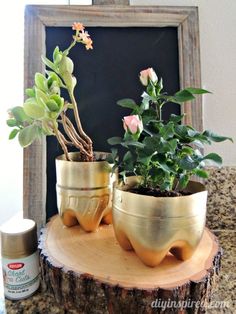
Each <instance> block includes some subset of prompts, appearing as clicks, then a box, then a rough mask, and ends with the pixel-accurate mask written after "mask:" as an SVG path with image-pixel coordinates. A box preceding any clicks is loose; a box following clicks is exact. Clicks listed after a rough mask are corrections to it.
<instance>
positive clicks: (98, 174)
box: [56, 152, 116, 231]
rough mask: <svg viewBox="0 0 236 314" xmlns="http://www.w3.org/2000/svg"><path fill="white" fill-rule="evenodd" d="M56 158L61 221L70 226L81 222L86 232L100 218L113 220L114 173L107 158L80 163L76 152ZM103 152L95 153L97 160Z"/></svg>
mask: <svg viewBox="0 0 236 314" xmlns="http://www.w3.org/2000/svg"><path fill="white" fill-rule="evenodd" d="M69 154H70V157H71V158H72V160H75V161H67V160H66V159H65V156H64V155H61V156H59V157H57V158H56V173H57V186H56V189H57V207H58V211H59V214H60V216H61V218H62V222H63V224H64V225H65V226H67V227H71V226H74V225H76V224H78V223H79V224H80V225H81V227H82V228H83V229H84V230H85V231H95V230H96V229H97V227H98V226H99V224H100V223H101V221H103V222H104V223H107V224H110V223H111V222H112V187H113V183H114V182H115V180H116V174H113V175H112V174H111V165H109V164H108V162H106V161H103V160H102V161H93V162H80V161H76V160H78V159H79V158H78V157H79V153H69ZM106 155H107V154H106V153H100V152H96V153H95V156H96V159H98V160H99V158H100V157H101V158H102V159H104V157H106Z"/></svg>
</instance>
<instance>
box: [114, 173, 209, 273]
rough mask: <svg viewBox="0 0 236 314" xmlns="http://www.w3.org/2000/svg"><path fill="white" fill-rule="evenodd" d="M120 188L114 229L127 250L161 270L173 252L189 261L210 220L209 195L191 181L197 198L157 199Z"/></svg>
mask: <svg viewBox="0 0 236 314" xmlns="http://www.w3.org/2000/svg"><path fill="white" fill-rule="evenodd" d="M130 180H131V181H129V185H123V186H118V185H117V186H116V187H115V189H114V196H113V212H112V214H113V226H114V230H115V235H116V238H117V240H118V242H119V244H120V245H121V247H122V248H123V249H125V250H134V251H135V253H136V254H137V256H138V257H139V258H140V259H141V260H142V262H143V263H144V264H146V265H147V266H151V267H154V266H157V265H158V264H160V263H161V261H162V260H163V259H164V258H165V256H166V255H167V254H168V252H171V253H172V254H173V255H174V256H175V257H176V258H178V259H180V260H186V259H189V258H190V257H191V256H192V255H193V253H194V251H195V249H196V248H197V246H198V243H199V242H200V240H201V237H202V235H203V231H204V226H205V220H206V201H207V191H205V188H204V186H203V185H202V184H201V183H198V182H193V181H191V182H190V183H189V185H188V187H187V190H188V191H189V192H192V193H193V194H191V195H187V196H177V197H153V196H145V195H140V194H135V193H131V192H128V191H127V190H128V189H129V188H130V187H132V186H135V185H136V184H137V178H135V177H133V178H132V179H130Z"/></svg>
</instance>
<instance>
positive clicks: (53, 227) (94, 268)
mask: <svg viewBox="0 0 236 314" xmlns="http://www.w3.org/2000/svg"><path fill="white" fill-rule="evenodd" d="M39 251H40V265H41V274H42V287H43V289H44V290H45V291H49V292H51V293H53V294H54V296H55V299H56V301H57V302H58V303H59V304H60V305H61V306H62V308H64V309H65V310H70V309H74V310H75V309H76V312H75V313H78V314H79V313H83V314H87V313H88V314H93V313H96V314H98V313H99V314H100V313H101V314H105V313H114V314H126V313H127V314H137V313H138V314H139V313H205V309H206V307H207V304H208V302H209V301H210V298H211V294H212V290H213V288H214V286H215V282H216V279H217V277H218V274H219V269H220V259H221V255H222V251H221V249H220V248H219V246H218V243H217V240H216V238H215V236H214V235H213V234H212V233H211V232H210V231H209V230H208V229H205V231H204V235H203V237H202V240H201V242H200V244H199V246H198V248H197V250H196V251H195V253H194V255H193V256H192V258H191V259H189V260H187V261H184V262H183V261H179V260H177V259H176V258H175V257H174V256H173V255H171V254H169V255H168V256H167V257H166V258H165V259H164V261H163V262H162V263H161V264H160V265H159V266H157V267H155V268H150V267H147V266H145V265H144V264H143V263H142V262H141V261H140V260H139V259H138V257H137V256H136V255H135V253H134V252H132V251H124V250H123V249H122V248H121V247H120V246H119V244H118V243H117V241H116V239H115V237H114V231H113V227H112V225H108V226H107V225H102V226H100V227H99V229H98V231H97V232H92V233H87V232H84V231H83V230H82V229H81V228H80V226H79V225H77V226H74V227H71V228H67V227H64V226H63V225H62V222H61V219H60V217H59V216H54V217H53V218H52V219H51V220H50V222H49V223H48V224H47V225H46V227H45V228H44V229H43V230H42V232H41V236H40V239H39ZM184 301H185V303H184ZM168 302H169V303H168ZM171 302H172V303H171ZM178 302H179V303H178ZM187 302H188V303H187ZM163 309H164V311H163ZM73 313H74V312H73Z"/></svg>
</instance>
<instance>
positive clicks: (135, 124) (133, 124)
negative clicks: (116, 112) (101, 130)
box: [123, 115, 143, 136]
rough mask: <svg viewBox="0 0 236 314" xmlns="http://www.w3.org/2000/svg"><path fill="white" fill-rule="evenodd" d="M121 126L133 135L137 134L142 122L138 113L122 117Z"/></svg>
mask: <svg viewBox="0 0 236 314" xmlns="http://www.w3.org/2000/svg"><path fill="white" fill-rule="evenodd" d="M123 126H124V129H125V131H126V132H130V133H131V134H133V135H138V136H139V135H140V134H141V133H142V131H143V122H142V120H140V118H139V116H138V115H132V116H126V117H124V119H123Z"/></svg>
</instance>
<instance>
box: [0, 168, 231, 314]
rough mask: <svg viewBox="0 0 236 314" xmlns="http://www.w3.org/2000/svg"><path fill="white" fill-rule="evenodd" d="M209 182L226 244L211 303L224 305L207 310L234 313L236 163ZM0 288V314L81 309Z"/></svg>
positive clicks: (216, 223)
mask: <svg viewBox="0 0 236 314" xmlns="http://www.w3.org/2000/svg"><path fill="white" fill-rule="evenodd" d="M206 185H207V188H208V191H209V197H208V215H207V226H208V227H209V228H210V229H211V230H212V231H213V232H214V233H215V235H216V236H217V237H218V239H219V243H220V246H221V247H222V248H223V256H222V260H221V261H222V268H221V272H220V277H219V283H218V286H217V287H216V288H215V291H214V293H213V296H212V301H213V302H212V306H215V305H217V303H218V304H219V302H221V307H222V308H219V306H218V307H216V308H214V307H212V308H209V309H207V313H208V314H218V313H227V314H230V313H232V314H233V313H236V297H235V296H236V273H235V270H236V247H235V244H236V231H235V208H236V167H223V168H221V169H219V170H216V169H213V170H211V179H209V180H208V182H207V184H206ZM0 277H1V276H0ZM0 292H1V295H0V301H1V302H0V314H4V313H7V314H21V313H25V314H36V313H40V314H44V313H45V314H51V313H53V314H54V313H60V314H66V313H67V314H74V313H77V314H79V312H78V310H71V311H65V310H64V309H63V308H62V306H60V304H56V301H55V299H54V297H53V295H51V294H49V293H45V292H42V291H41V290H40V289H39V290H38V292H37V293H35V294H34V295H33V296H31V297H29V298H28V299H25V300H21V301H9V300H4V298H3V291H2V287H1V284H0ZM1 297H2V298H1ZM81 314H82V313H81ZM131 314H132V313H131Z"/></svg>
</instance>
